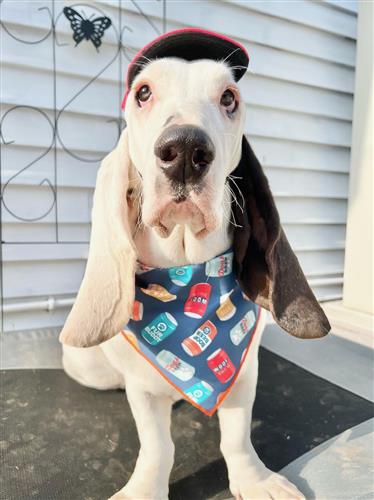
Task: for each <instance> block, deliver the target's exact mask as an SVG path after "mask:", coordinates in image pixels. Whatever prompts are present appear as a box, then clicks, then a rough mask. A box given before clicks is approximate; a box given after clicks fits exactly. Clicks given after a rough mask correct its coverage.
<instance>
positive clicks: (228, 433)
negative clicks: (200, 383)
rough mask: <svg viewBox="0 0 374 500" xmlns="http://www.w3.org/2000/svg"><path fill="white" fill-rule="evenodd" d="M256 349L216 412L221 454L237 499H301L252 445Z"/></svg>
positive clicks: (302, 497)
mask: <svg viewBox="0 0 374 500" xmlns="http://www.w3.org/2000/svg"><path fill="white" fill-rule="evenodd" d="M257 348H258V346H255V347H254V348H253V351H252V352H250V354H249V357H250V360H249V366H248V367H247V372H246V373H245V374H243V377H240V380H238V381H237V382H236V384H235V386H234V387H233V389H232V391H231V392H230V394H229V395H228V396H227V398H226V399H225V400H224V401H223V402H222V405H221V407H220V409H219V410H218V416H219V422H220V428H221V451H222V454H223V456H224V458H225V461H226V464H227V469H228V473H229V481H230V490H231V493H232V494H233V495H234V496H235V498H236V499H239V498H240V499H245V500H247V499H251V500H265V499H270V498H272V499H275V500H278V499H287V500H291V499H297V500H301V499H304V495H302V494H301V493H300V492H299V490H298V489H297V488H296V487H295V486H294V485H293V484H291V483H290V482H289V481H288V480H287V479H286V478H285V477H283V476H281V475H280V474H276V473H274V472H272V471H270V470H269V469H267V468H266V467H265V465H264V464H263V463H262V462H261V460H260V458H259V457H258V455H257V453H256V451H255V449H254V448H253V445H252V443H251V419H252V406H253V403H254V400H255V395H256V385H257V368H258V361H257Z"/></svg>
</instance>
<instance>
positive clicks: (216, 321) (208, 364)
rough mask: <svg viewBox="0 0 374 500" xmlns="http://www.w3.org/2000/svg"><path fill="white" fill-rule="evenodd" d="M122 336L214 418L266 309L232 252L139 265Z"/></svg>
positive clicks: (167, 378)
mask: <svg viewBox="0 0 374 500" xmlns="http://www.w3.org/2000/svg"><path fill="white" fill-rule="evenodd" d="M135 290H136V291H135V301H134V306H133V312H132V316H131V320H130V321H129V323H128V324H127V325H126V328H125V329H124V330H123V332H122V333H123V335H124V337H125V338H126V340H128V341H129V342H130V343H131V345H132V346H133V347H134V348H135V349H136V350H137V351H138V352H139V353H140V354H141V355H143V356H144V357H145V358H146V359H147V360H148V361H149V362H150V363H151V364H152V365H153V367H154V368H155V369H156V370H157V371H158V372H159V373H160V374H161V375H162V376H163V377H164V378H166V380H167V381H168V382H169V383H170V384H171V385H172V386H173V387H174V388H175V389H177V390H178V391H179V392H180V393H181V394H182V396H183V397H184V398H185V399H186V400H188V401H189V402H190V403H191V404H192V405H194V406H196V407H197V408H198V409H199V410H201V411H202V412H203V413H205V414H206V415H212V414H213V413H214V412H215V411H216V409H217V408H218V406H219V404H220V403H221V402H222V401H223V399H224V398H225V396H226V395H227V394H228V392H229V390H230V389H231V387H232V386H233V383H234V382H235V379H236V377H237V376H238V374H239V371H240V368H241V366H242V364H243V362H244V360H245V357H246V355H247V353H248V350H249V346H250V344H251V340H252V338H253V335H254V333H255V330H256V326H257V323H258V319H259V315H260V308H259V306H257V305H256V304H255V303H254V302H252V301H251V300H249V299H248V297H247V296H246V295H245V294H244V293H243V292H242V291H241V289H240V286H239V283H238V282H237V280H236V279H235V276H234V273H233V252H232V251H231V250H230V251H227V252H225V253H224V254H222V255H219V256H217V257H215V258H213V259H212V260H209V261H208V262H206V263H203V264H192V265H187V266H180V267H172V268H149V267H146V266H144V265H142V264H139V265H138V270H137V273H136V277H135Z"/></svg>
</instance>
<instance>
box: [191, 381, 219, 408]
mask: <svg viewBox="0 0 374 500" xmlns="http://www.w3.org/2000/svg"><path fill="white" fill-rule="evenodd" d="M212 392H213V387H212V386H211V385H209V384H208V382H205V380H201V381H200V382H196V384H194V385H193V386H191V387H189V388H188V389H187V390H186V396H188V397H189V398H191V399H192V401H194V402H195V403H198V404H200V403H202V402H203V401H205V400H206V399H207V398H209V396H210V395H211V394H212Z"/></svg>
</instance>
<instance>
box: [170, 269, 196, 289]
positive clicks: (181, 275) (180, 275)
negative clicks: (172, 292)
mask: <svg viewBox="0 0 374 500" xmlns="http://www.w3.org/2000/svg"><path fill="white" fill-rule="evenodd" d="M169 278H170V279H171V281H172V282H173V283H174V285H178V286H187V285H188V283H189V282H190V281H191V278H192V266H181V267H171V268H170V269H169Z"/></svg>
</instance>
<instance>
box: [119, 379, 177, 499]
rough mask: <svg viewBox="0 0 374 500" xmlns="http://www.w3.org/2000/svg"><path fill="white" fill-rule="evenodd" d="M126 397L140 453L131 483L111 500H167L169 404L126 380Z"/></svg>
mask: <svg viewBox="0 0 374 500" xmlns="http://www.w3.org/2000/svg"><path fill="white" fill-rule="evenodd" d="M126 394H127V399H128V401H129V404H130V407H131V410H132V413H133V415H134V418H135V422H136V427H137V429H138V435H139V440H140V451H139V455H138V459H137V461H136V466H135V470H134V472H133V474H132V476H131V478H130V480H129V481H128V483H127V484H126V486H125V487H124V488H122V489H121V490H120V491H119V492H118V493H116V494H115V495H114V496H113V497H112V499H111V500H120V499H133V500H145V499H152V500H156V499H157V500H159V499H162V500H164V499H167V498H168V490H169V475H170V472H171V469H172V466H173V461H174V444H173V441H172V439H171V434H170V420H171V405H172V400H171V399H170V398H168V397H166V396H161V395H157V396H153V395H152V394H149V393H148V392H145V391H144V390H142V389H139V386H137V385H132V384H131V383H128V380H126Z"/></svg>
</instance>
